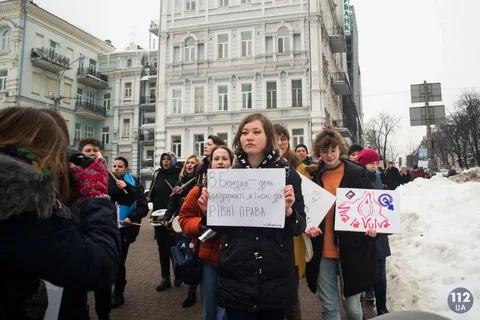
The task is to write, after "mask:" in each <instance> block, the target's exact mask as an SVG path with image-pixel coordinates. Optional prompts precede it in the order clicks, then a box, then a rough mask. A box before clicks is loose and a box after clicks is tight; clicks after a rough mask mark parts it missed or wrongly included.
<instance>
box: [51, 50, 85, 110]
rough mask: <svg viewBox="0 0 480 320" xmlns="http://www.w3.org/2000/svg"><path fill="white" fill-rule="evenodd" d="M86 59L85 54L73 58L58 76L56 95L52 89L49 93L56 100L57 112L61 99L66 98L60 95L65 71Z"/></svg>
mask: <svg viewBox="0 0 480 320" xmlns="http://www.w3.org/2000/svg"><path fill="white" fill-rule="evenodd" d="M84 59H85V56H84V55H83V54H81V55H80V56H79V57H78V58H77V59H75V60H73V61H72V62H71V63H70V64H69V65H68V67H67V68H66V69H65V70H63V71H62V73H61V74H60V77H59V78H58V81H57V92H56V93H55V95H54V94H53V92H52V91H50V92H49V93H48V97H49V98H50V99H52V100H53V102H54V108H55V111H56V112H58V110H59V109H60V101H62V99H63V98H64V97H63V96H62V95H60V83H61V82H62V79H63V76H64V75H65V71H67V70H70V66H72V65H73V64H74V63H75V62H77V61H83V60H84Z"/></svg>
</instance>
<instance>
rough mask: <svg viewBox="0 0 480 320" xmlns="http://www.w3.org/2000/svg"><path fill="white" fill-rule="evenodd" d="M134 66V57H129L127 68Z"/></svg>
mask: <svg viewBox="0 0 480 320" xmlns="http://www.w3.org/2000/svg"><path fill="white" fill-rule="evenodd" d="M131 67H132V59H128V60H127V68H131Z"/></svg>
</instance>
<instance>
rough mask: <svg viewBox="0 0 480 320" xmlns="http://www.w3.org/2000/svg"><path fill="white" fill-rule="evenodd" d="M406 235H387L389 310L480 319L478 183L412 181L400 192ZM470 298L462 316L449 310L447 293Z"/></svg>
mask: <svg viewBox="0 0 480 320" xmlns="http://www.w3.org/2000/svg"><path fill="white" fill-rule="evenodd" d="M398 190H399V192H400V195H401V215H402V221H403V225H404V233H403V234H399V235H393V236H390V246H391V249H392V256H391V257H388V258H387V274H388V275H387V281H388V295H387V297H388V307H389V309H391V310H392V311H393V310H397V311H398V310H422V311H430V312H435V313H438V314H441V315H444V316H446V317H448V318H450V319H472V320H473V319H474V320H478V319H480V205H479V200H480V183H479V182H466V183H456V182H453V181H451V180H449V179H447V178H443V177H433V178H432V179H430V180H424V179H416V180H415V181H414V182H411V183H409V184H407V185H404V186H401V187H400V188H399V189H398ZM457 287H465V288H467V289H468V290H470V292H472V294H473V296H474V304H473V308H472V309H471V310H470V311H469V312H467V313H465V314H463V315H462V314H456V313H454V312H452V311H450V309H449V307H448V303H447V298H448V295H449V293H450V292H451V291H452V290H453V289H455V288H457Z"/></svg>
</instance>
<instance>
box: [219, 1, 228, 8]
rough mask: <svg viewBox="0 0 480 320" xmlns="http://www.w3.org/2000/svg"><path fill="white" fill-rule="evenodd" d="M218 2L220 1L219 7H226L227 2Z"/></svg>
mask: <svg viewBox="0 0 480 320" xmlns="http://www.w3.org/2000/svg"><path fill="white" fill-rule="evenodd" d="M219 1H220V7H226V6H228V0H219Z"/></svg>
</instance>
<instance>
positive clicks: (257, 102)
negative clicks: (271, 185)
mask: <svg viewBox="0 0 480 320" xmlns="http://www.w3.org/2000/svg"><path fill="white" fill-rule="evenodd" d="M342 21H343V6H342V3H340V2H338V3H337V2H336V1H335V0H320V1H309V0H204V1H200V0H184V1H162V5H161V14H160V19H159V21H158V22H156V23H153V24H152V26H151V32H152V33H153V34H155V35H159V57H158V61H161V65H160V66H159V69H158V70H159V71H158V101H157V104H156V113H155V164H157V165H158V164H159V161H160V159H159V156H160V155H161V153H162V152H164V151H165V150H170V151H173V152H174V153H176V154H177V155H178V156H179V157H180V158H185V157H187V156H188V155H189V154H192V153H195V154H198V155H200V156H201V155H203V145H204V142H205V141H206V139H207V136H208V135H210V134H216V135H218V136H219V137H221V138H222V139H224V140H225V141H226V142H227V143H228V144H229V145H231V143H232V140H233V137H234V135H235V133H236V130H237V127H238V124H239V122H240V120H241V119H242V118H243V117H244V116H245V115H246V114H248V113H253V112H262V113H264V114H265V115H267V116H268V117H270V118H271V119H272V120H273V121H274V122H279V123H282V124H284V125H285V126H287V128H288V129H289V131H290V134H291V141H290V144H291V146H292V147H294V146H295V145H296V144H298V143H305V144H307V145H310V144H311V141H312V139H313V138H314V136H315V135H316V134H317V133H318V132H319V131H320V130H321V129H322V127H323V126H324V125H325V124H327V123H330V124H333V125H334V126H336V127H337V128H339V129H342V128H343V127H345V126H346V125H347V123H348V122H347V121H345V119H346V116H345V114H344V108H343V99H342V96H343V95H350V94H351V91H352V90H351V87H350V83H349V80H348V75H347V72H346V71H347V59H346V51H347V50H346V38H345V36H344V34H343V23H342ZM341 132H342V134H343V135H344V136H345V138H346V140H347V141H348V142H349V143H352V142H354V141H356V137H355V136H354V135H353V134H352V132H351V130H350V129H349V128H344V130H343V129H342V130H341Z"/></svg>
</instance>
